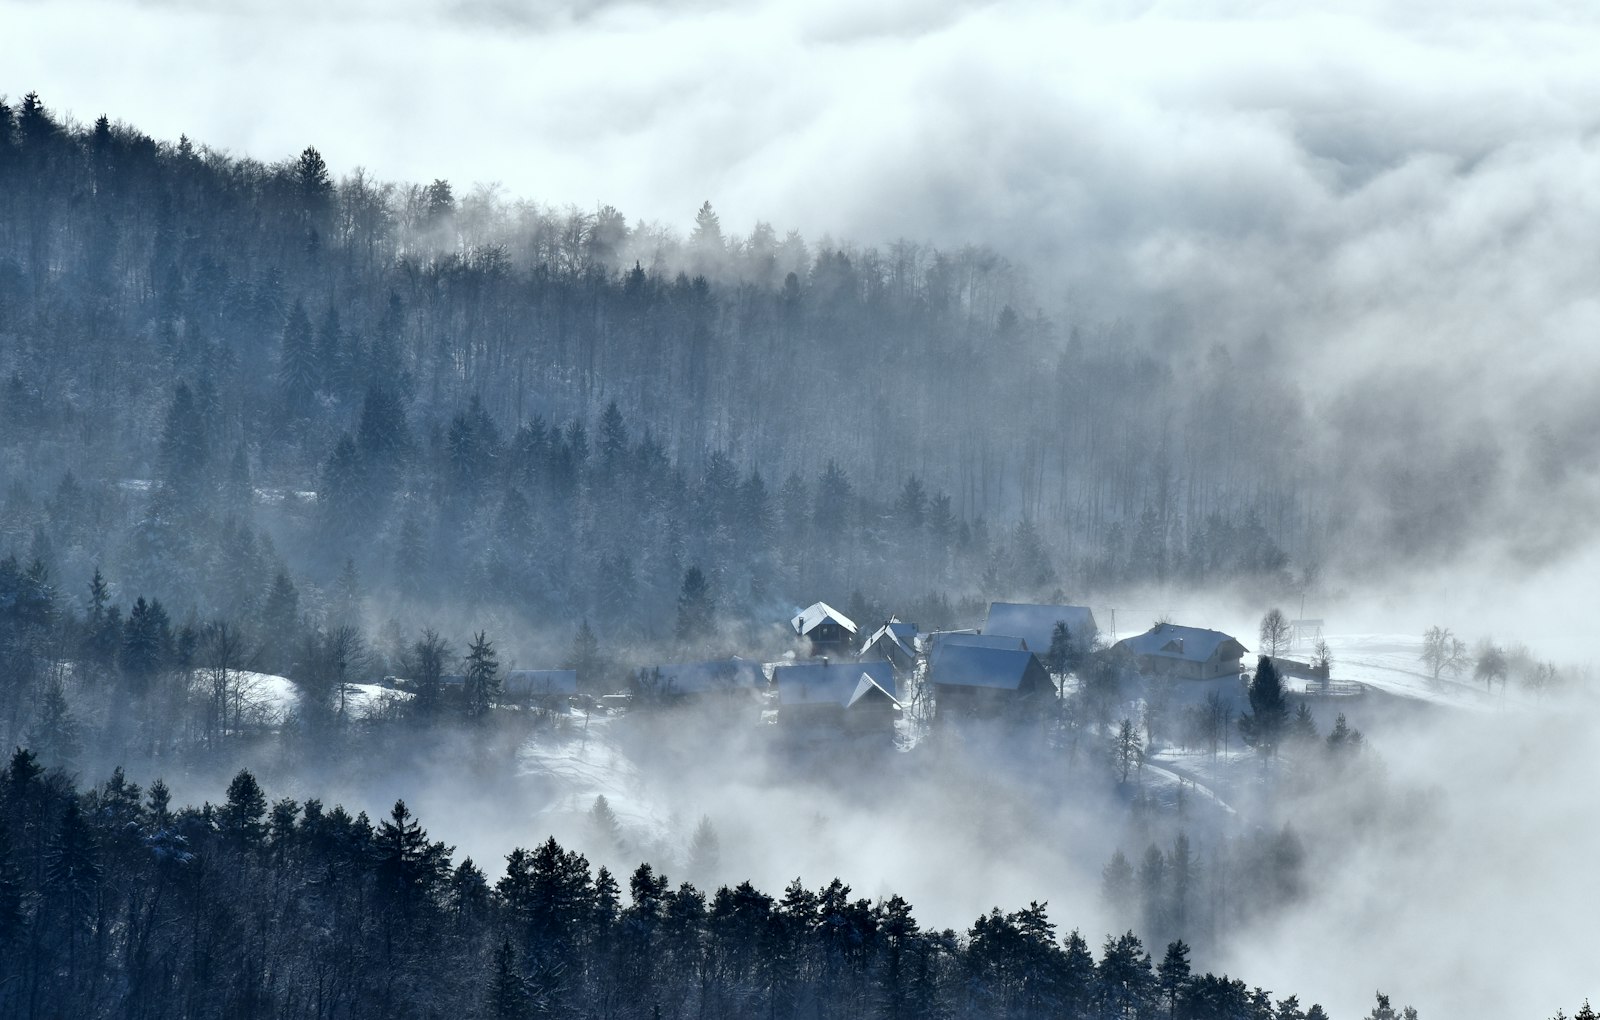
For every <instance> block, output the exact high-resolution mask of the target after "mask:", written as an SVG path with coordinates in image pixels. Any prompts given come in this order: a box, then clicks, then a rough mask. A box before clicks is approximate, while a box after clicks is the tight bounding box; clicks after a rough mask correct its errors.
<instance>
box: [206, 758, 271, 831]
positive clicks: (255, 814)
mask: <svg viewBox="0 0 1600 1020" xmlns="http://www.w3.org/2000/svg"><path fill="white" fill-rule="evenodd" d="M266 815H267V795H266V794H265V793H263V792H262V791H261V786H260V784H258V783H257V782H256V777H255V776H253V775H251V774H250V771H249V770H248V769H240V770H239V774H238V775H236V776H234V777H233V781H232V782H231V783H229V784H228V799H227V800H226V801H225V802H224V803H223V805H222V807H221V808H220V809H218V811H217V829H218V831H219V832H221V833H222V836H223V838H224V839H225V840H227V841H228V842H229V843H230V844H231V845H233V846H234V847H236V848H239V849H256V848H259V847H260V846H261V844H262V841H263V839H264V838H265V837H266V833H267V825H266V821H265V819H266Z"/></svg>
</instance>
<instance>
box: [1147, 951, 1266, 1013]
mask: <svg viewBox="0 0 1600 1020" xmlns="http://www.w3.org/2000/svg"><path fill="white" fill-rule="evenodd" d="M1156 984H1157V986H1158V987H1159V988H1160V989H1161V994H1162V995H1163V996H1165V997H1166V1000H1167V1018H1168V1020H1176V1017H1177V1015H1178V999H1179V998H1180V997H1181V996H1182V995H1183V991H1184V989H1185V988H1186V987H1187V986H1188V984H1189V946H1188V945H1187V944H1186V943H1185V942H1184V941H1183V940H1182V939H1174V940H1173V941H1172V942H1169V943H1167V955H1166V956H1165V957H1163V958H1162V960H1161V963H1160V965H1158V966H1157V967H1156ZM1280 1016H1281V1014H1280Z"/></svg>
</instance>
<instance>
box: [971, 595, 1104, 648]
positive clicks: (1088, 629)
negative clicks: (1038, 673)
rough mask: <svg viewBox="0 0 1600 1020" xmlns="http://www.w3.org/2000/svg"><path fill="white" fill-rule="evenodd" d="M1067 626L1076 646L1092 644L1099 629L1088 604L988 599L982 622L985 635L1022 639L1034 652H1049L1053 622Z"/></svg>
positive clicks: (1054, 625)
mask: <svg viewBox="0 0 1600 1020" xmlns="http://www.w3.org/2000/svg"><path fill="white" fill-rule="evenodd" d="M1058 623H1064V624H1066V625H1067V634H1068V636H1069V637H1071V638H1072V640H1073V642H1075V643H1076V644H1077V646H1078V647H1079V648H1080V649H1083V650H1085V651H1087V650H1088V649H1089V648H1091V647H1093V645H1094V639H1095V637H1096V636H1097V635H1098V634H1099V633H1100V630H1099V628H1098V627H1097V626H1095V622H1094V613H1093V612H1091V611H1090V610H1089V607H1088V606H1050V605H1043V604H1036V603H1030V602H991V603H989V613H988V615H987V616H986V617H985V618H984V621H983V632H984V633H985V634H1009V635H1011V636H1013V637H1019V638H1022V639H1023V640H1024V641H1026V642H1027V643H1028V647H1029V648H1030V649H1031V650H1032V651H1033V652H1034V654H1036V655H1040V656H1044V655H1048V654H1049V653H1050V641H1051V638H1052V637H1054V635H1055V631H1056V624H1058Z"/></svg>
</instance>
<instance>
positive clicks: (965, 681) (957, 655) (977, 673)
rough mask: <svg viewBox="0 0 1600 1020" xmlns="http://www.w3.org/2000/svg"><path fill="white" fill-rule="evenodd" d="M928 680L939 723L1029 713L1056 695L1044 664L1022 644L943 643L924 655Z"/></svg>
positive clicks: (1026, 715)
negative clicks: (926, 659)
mask: <svg viewBox="0 0 1600 1020" xmlns="http://www.w3.org/2000/svg"><path fill="white" fill-rule="evenodd" d="M928 682H929V683H931V684H932V685H933V692H934V693H933V698H934V718H935V720H937V721H940V722H944V721H948V720H951V719H962V718H1014V719H1022V718H1029V717H1032V716H1034V715H1036V714H1037V713H1038V712H1039V711H1040V709H1041V708H1042V706H1043V703H1044V702H1045V701H1046V700H1047V699H1049V698H1050V697H1052V696H1054V694H1055V684H1054V683H1052V682H1051V680H1050V674H1049V673H1048V672H1047V671H1046V670H1045V668H1044V664H1043V663H1042V662H1040V661H1039V657H1038V656H1037V655H1034V654H1033V653H1032V652H1030V651H1028V650H1027V649H1025V648H986V647H984V646H982V645H962V644H952V643H950V642H948V641H945V642H941V643H940V644H939V646H938V647H936V648H935V649H934V650H933V653H932V655H931V656H930V657H929V659H928Z"/></svg>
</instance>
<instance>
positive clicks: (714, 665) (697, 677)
mask: <svg viewBox="0 0 1600 1020" xmlns="http://www.w3.org/2000/svg"><path fill="white" fill-rule="evenodd" d="M655 668H656V669H657V670H659V671H660V673H661V691H662V693H664V694H706V693H708V692H711V691H731V690H748V691H756V690H760V689H761V688H762V687H763V686H764V685H765V684H766V682H767V678H766V674H764V673H762V672H761V664H760V663H758V662H755V661H753V660H751V659H744V658H740V657H739V656H737V655H735V656H733V657H732V658H727V659H708V660H706V661H704V662H675V663H669V664H666V665H662V666H657V667H655Z"/></svg>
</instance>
